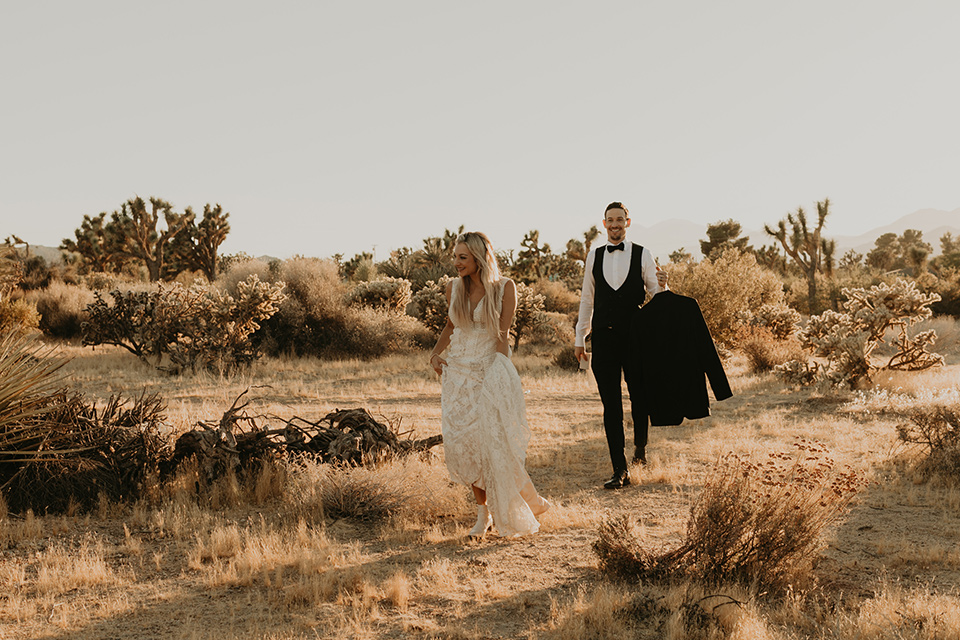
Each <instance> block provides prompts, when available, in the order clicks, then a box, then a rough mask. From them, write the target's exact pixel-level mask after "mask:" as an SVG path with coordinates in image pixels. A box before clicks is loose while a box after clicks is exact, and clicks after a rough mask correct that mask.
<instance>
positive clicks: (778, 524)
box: [594, 439, 864, 593]
mask: <svg viewBox="0 0 960 640" xmlns="http://www.w3.org/2000/svg"><path fill="white" fill-rule="evenodd" d="M794 446H795V448H796V451H795V452H794V453H792V454H789V453H775V454H770V457H769V458H768V459H767V460H766V461H765V462H764V463H756V462H753V461H750V460H746V459H742V458H740V457H739V456H736V455H733V454H728V455H727V456H725V457H723V458H722V459H721V460H720V461H719V462H718V464H717V465H716V467H715V468H714V470H713V472H712V473H711V475H710V476H709V477H708V479H707V481H706V483H705V485H704V488H703V491H702V493H701V494H700V497H699V498H698V499H697V501H696V503H695V504H694V506H693V508H692V509H691V514H690V520H689V522H688V524H687V532H686V536H685V539H684V541H683V542H682V544H681V545H680V546H679V547H677V548H675V549H670V550H666V551H657V550H650V549H647V548H646V546H645V544H644V541H643V539H642V536H639V535H638V534H637V530H636V528H635V527H634V525H633V524H632V522H631V521H630V520H629V519H621V520H620V521H616V520H615V521H609V522H607V523H605V524H604V525H603V526H602V527H601V528H600V538H599V539H598V540H597V542H595V543H594V550H595V551H596V552H597V554H598V556H599V557H600V566H601V567H602V568H603V569H604V570H605V571H606V572H607V573H609V574H611V575H613V576H616V577H620V578H627V579H629V580H659V579H664V578H680V577H685V578H690V579H693V580H696V581H698V582H700V583H703V584H710V585H718V584H723V583H740V584H743V585H747V586H756V587H757V588H759V589H761V590H764V591H768V592H775V593H782V592H784V591H786V590H787V589H789V588H795V589H799V588H803V587H805V586H808V585H809V584H810V583H811V582H812V581H813V574H812V571H811V569H812V568H813V563H814V560H815V559H816V555H817V552H818V551H819V550H820V548H821V547H822V546H823V544H824V539H823V537H824V536H823V534H824V532H825V530H826V529H827V528H828V527H829V526H830V525H832V524H833V523H834V522H835V521H836V520H837V519H838V518H839V516H840V515H841V514H842V513H843V512H844V511H845V509H846V508H847V506H848V505H849V503H850V501H851V500H852V499H853V497H854V496H855V495H856V493H857V492H858V491H859V490H860V489H861V488H862V486H863V484H864V480H863V479H862V477H861V476H860V475H859V474H858V473H857V472H856V471H854V470H851V469H849V468H846V469H837V468H835V466H834V463H833V461H832V460H831V459H830V458H829V457H828V456H827V452H826V449H825V448H824V447H823V445H821V444H818V443H814V442H810V441H807V440H803V439H801V440H798V441H797V442H796V443H795V445H794Z"/></svg>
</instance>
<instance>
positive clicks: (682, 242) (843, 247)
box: [630, 209, 960, 262]
mask: <svg viewBox="0 0 960 640" xmlns="http://www.w3.org/2000/svg"><path fill="white" fill-rule="evenodd" d="M907 229H917V230H919V231H921V232H923V239H924V241H926V242H928V243H929V244H930V246H932V247H933V255H938V254H939V253H940V238H941V237H942V236H943V235H944V234H945V233H952V234H953V235H954V236H955V237H960V209H954V210H953V211H941V210H939V209H921V210H919V211H914V212H913V213H910V214H907V215H905V216H903V217H902V218H899V219H897V220H895V221H894V222H891V223H890V224H888V225H884V226H882V227H876V228H873V229H871V230H869V231H865V232H864V233H861V234H860V235H857V236H834V235H831V234H830V219H829V218H828V219H827V226H826V232H827V233H826V236H827V237H828V238H832V239H834V240H836V241H837V253H836V255H837V258H840V257H841V256H842V255H843V254H844V253H846V252H847V250H848V249H853V250H855V251H858V252H860V253H862V254H866V253H867V252H869V251H870V249H872V248H873V247H874V246H875V242H876V239H877V238H879V237H880V236H882V235H883V234H885V233H896V234H897V235H901V234H902V233H903V232H904V231H906V230H907ZM743 235H744V236H746V237H748V238H750V244H752V245H753V246H755V247H760V246H763V245H772V244H774V243H775V242H776V241H775V240H774V239H773V238H771V237H770V236H768V235H767V234H766V233H764V231H763V229H756V230H751V231H744V233H743ZM630 239H631V240H633V241H634V242H636V243H639V244H642V245H644V246H646V247H650V249H651V250H652V251H653V252H654V255H655V256H656V257H657V258H659V259H660V261H661V262H664V261H666V260H668V259H669V255H670V254H671V253H673V252H674V251H676V250H677V249H679V248H681V247H683V248H684V249H685V250H686V251H687V252H689V253H690V254H691V255H692V256H693V257H694V259H696V260H700V259H701V258H702V257H703V255H702V254H701V253H700V241H701V240H706V239H707V225H705V224H697V223H694V222H690V221H689V220H665V221H663V222H658V223H657V224H655V225H652V226H650V227H643V226H641V225H637V224H634V225H632V226H631V227H630Z"/></svg>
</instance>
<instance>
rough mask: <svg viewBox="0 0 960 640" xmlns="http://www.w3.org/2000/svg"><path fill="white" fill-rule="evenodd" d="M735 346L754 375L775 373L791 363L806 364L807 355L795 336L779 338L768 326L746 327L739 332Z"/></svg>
mask: <svg viewBox="0 0 960 640" xmlns="http://www.w3.org/2000/svg"><path fill="white" fill-rule="evenodd" d="M734 344H735V346H736V348H737V350H739V351H740V352H741V353H743V355H744V356H745V357H746V359H747V363H748V364H749V365H750V370H751V371H752V372H754V373H762V372H765V371H773V370H774V369H775V368H776V367H778V366H780V365H783V364H785V363H787V362H791V361H799V362H804V363H805V362H806V360H807V354H806V352H805V351H804V350H803V347H801V346H800V342H799V341H797V339H796V337H794V336H792V335H791V336H787V337H786V338H779V337H777V334H776V333H774V332H773V331H771V330H770V329H769V328H768V327H766V326H754V325H745V326H743V327H741V328H740V330H739V331H738V332H737V336H736V339H735V343H734Z"/></svg>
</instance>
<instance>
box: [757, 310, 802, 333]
mask: <svg viewBox="0 0 960 640" xmlns="http://www.w3.org/2000/svg"><path fill="white" fill-rule="evenodd" d="M799 322H800V314H799V313H797V312H796V311H794V310H793V309H791V308H790V307H788V306H787V305H785V304H784V303H782V302H780V303H777V304H765V305H763V306H762V307H760V308H759V309H757V311H756V313H754V315H753V318H752V319H751V323H752V324H753V325H755V326H758V327H766V328H767V329H769V330H770V332H771V333H772V334H773V335H774V337H775V338H777V340H786V339H787V338H789V337H790V336H791V335H792V334H793V333H794V332H795V331H796V330H797V324H798V323H799Z"/></svg>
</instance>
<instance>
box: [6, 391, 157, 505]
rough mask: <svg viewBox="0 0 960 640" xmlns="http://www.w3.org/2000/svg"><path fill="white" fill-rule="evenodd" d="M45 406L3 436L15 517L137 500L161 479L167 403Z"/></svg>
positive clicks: (56, 398) (67, 400) (68, 399)
mask: <svg viewBox="0 0 960 640" xmlns="http://www.w3.org/2000/svg"><path fill="white" fill-rule="evenodd" d="M43 405H44V406H43V409H44V411H43V413H41V414H38V415H34V416H32V417H24V418H21V419H20V420H18V421H17V422H16V423H15V424H13V425H10V426H7V427H6V428H4V429H3V430H2V431H0V486H2V487H3V492H4V494H5V499H6V501H7V503H8V504H9V507H10V509H11V510H12V511H16V512H24V511H26V510H27V509H33V510H34V511H36V512H38V513H45V512H50V513H52V512H68V511H71V510H74V509H76V508H80V509H84V510H87V509H91V508H93V507H94V506H96V505H97V503H98V501H99V500H100V499H101V497H105V498H107V499H110V500H122V499H132V498H137V497H138V496H139V495H140V493H141V491H143V490H144V489H146V488H147V485H148V484H149V481H150V479H152V478H155V477H156V473H157V466H158V464H159V463H160V462H161V460H162V459H163V457H164V453H165V449H166V443H165V441H164V439H163V438H162V437H161V436H160V435H159V431H160V428H161V425H162V423H163V418H164V414H163V412H164V408H165V407H164V404H163V401H162V400H160V398H159V396H156V395H153V396H149V395H146V394H143V395H141V396H139V397H137V398H135V399H134V400H133V401H132V402H128V401H126V400H123V399H121V397H120V396H118V395H115V396H112V397H111V398H110V399H109V400H108V401H107V403H106V404H105V405H104V406H103V407H98V406H97V405H96V404H95V403H90V402H87V401H86V400H85V399H84V398H83V396H82V395H81V394H79V393H76V394H72V395H68V394H67V392H66V391H59V392H57V393H56V394H53V395H51V396H48V397H46V398H45V399H44V402H43Z"/></svg>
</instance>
